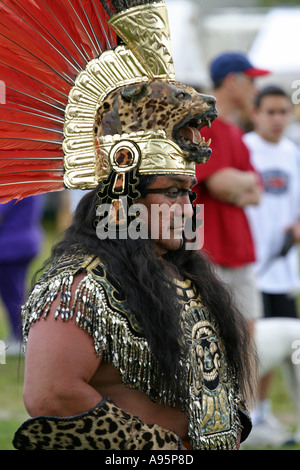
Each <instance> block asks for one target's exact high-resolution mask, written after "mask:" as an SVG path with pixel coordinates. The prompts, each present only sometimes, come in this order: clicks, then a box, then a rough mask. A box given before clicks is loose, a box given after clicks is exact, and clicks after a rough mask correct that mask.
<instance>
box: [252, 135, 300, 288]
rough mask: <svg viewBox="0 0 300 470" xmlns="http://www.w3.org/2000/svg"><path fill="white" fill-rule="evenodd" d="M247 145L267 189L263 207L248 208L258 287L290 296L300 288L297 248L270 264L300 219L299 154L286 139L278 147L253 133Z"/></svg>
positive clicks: (262, 200)
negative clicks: (287, 230) (286, 231)
mask: <svg viewBox="0 0 300 470" xmlns="http://www.w3.org/2000/svg"><path fill="white" fill-rule="evenodd" d="M244 142H245V144H246V145H247V147H248V148H249V151H250V156H251V163H252V165H253V166H254V168H255V169H256V170H257V171H258V173H260V175H261V178H262V182H263V184H264V188H265V191H264V193H263V195H262V199H261V202H260V204H259V205H258V206H248V207H247V208H246V214H247V216H248V219H249V223H250V227H251V230H252V233H253V239H254V244H255V250H256V259H257V261H256V263H255V271H256V274H257V281H258V287H259V289H260V290H261V291H262V292H266V293H270V294H284V293H288V292H290V291H292V290H294V289H297V288H299V286H300V280H299V252H298V247H293V248H292V249H291V250H290V252H289V253H288V254H287V255H286V256H285V257H281V258H277V259H276V260H275V261H274V262H273V263H268V261H269V260H270V259H271V258H272V257H273V256H274V255H276V254H278V253H279V252H280V250H281V248H282V246H283V242H284V235H285V229H286V228H287V227H289V226H290V225H292V224H294V223H295V222H296V221H297V220H298V219H299V218H300V152H299V149H298V147H297V146H296V145H295V144H294V143H293V142H292V141H291V140H289V139H287V138H286V137H283V138H282V140H281V141H280V142H279V143H278V144H275V143H271V142H268V141H266V140H264V139H262V138H261V137H260V136H259V135H257V134H256V133H255V132H250V133H248V134H246V135H245V136H244Z"/></svg>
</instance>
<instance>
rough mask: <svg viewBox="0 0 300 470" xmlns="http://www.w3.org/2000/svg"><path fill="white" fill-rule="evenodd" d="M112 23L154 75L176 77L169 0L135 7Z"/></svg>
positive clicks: (150, 74)
mask: <svg viewBox="0 0 300 470" xmlns="http://www.w3.org/2000/svg"><path fill="white" fill-rule="evenodd" d="M109 23H110V25H111V26H112V27H113V29H114V31H115V32H116V33H117V34H118V36H119V37H120V38H121V39H123V41H124V42H125V43H126V44H127V45H128V47H129V48H130V49H131V50H132V51H133V53H134V55H135V56H136V57H137V58H138V59H139V61H140V63H142V64H143V65H144V66H145V68H146V70H147V73H148V75H149V77H152V78H157V77H159V78H164V79H169V80H174V79H175V71H174V62H173V58H172V53H171V41H170V30H169V22H168V14H167V9H166V6H165V3H162V2H160V3H154V4H150V5H142V6H138V7H133V8H130V9H128V10H126V12H122V13H120V14H118V15H115V16H113V17H112V18H111V19H110V21H109Z"/></svg>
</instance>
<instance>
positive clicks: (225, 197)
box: [205, 168, 262, 207]
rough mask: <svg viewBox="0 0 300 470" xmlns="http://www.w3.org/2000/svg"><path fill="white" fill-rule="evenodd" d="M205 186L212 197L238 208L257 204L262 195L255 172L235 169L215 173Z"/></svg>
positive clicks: (225, 169)
mask: <svg viewBox="0 0 300 470" xmlns="http://www.w3.org/2000/svg"><path fill="white" fill-rule="evenodd" d="M205 184H206V187H207V189H208V190H209V192H210V193H211V195H212V196H213V197H215V198H216V199H218V200H220V201H222V202H226V203H229V204H233V205H236V206H238V207H245V206H247V205H256V204H258V203H259V201H260V196H261V193H262V188H261V186H260V183H259V177H258V175H257V174H256V173H255V172H252V171H240V170H237V169H235V168H224V169H222V170H219V171H217V172H216V173H214V174H213V175H211V176H210V177H209V178H208V179H207V180H206V182H205Z"/></svg>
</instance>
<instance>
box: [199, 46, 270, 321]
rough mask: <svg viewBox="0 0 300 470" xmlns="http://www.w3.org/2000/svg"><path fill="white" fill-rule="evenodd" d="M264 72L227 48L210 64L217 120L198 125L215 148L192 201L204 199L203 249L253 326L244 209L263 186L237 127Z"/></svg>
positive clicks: (255, 311)
mask: <svg viewBox="0 0 300 470" xmlns="http://www.w3.org/2000/svg"><path fill="white" fill-rule="evenodd" d="M266 74H268V72H267V71H266V70H261V69H258V68H255V67H254V66H253V65H252V64H251V63H250V62H249V60H248V59H247V57H246V56H245V55H243V54H240V53H235V52H234V53H225V54H221V55H220V56H218V57H217V58H216V59H215V60H214V61H213V62H212V64H211V68H210V75H211V79H212V82H213V84H214V87H213V91H212V94H213V95H214V96H215V97H216V98H217V109H218V113H219V117H218V119H217V120H216V121H215V122H214V123H213V124H212V128H211V129H207V128H205V129H202V130H201V135H202V137H205V139H206V140H208V139H209V138H211V139H212V143H211V145H210V147H211V148H212V150H213V153H212V156H211V158H210V160H209V162H208V163H206V164H205V165H202V166H201V168H200V169H199V171H197V181H198V184H197V185H196V186H195V188H194V190H195V192H196V193H197V200H196V204H198V203H199V204H200V203H201V204H204V207H205V218H204V248H203V249H204V250H205V251H206V252H207V253H208V254H209V255H210V257H211V259H212V261H213V262H214V263H215V265H216V268H217V271H218V273H219V276H220V277H221V279H223V280H224V281H225V282H226V283H227V284H228V285H229V286H230V287H231V289H232V292H233V295H234V298H235V302H236V303H237V305H238V307H239V309H240V311H241V312H243V314H244V316H245V317H246V318H247V320H248V321H249V325H250V326H251V327H252V326H253V324H254V320H255V319H257V318H259V317H260V316H261V301H260V296H259V294H258V291H257V288H256V284H255V278H254V273H253V262H254V260H255V254H254V244H253V239H252V235H251V230H250V227H249V224H248V220H247V217H246V214H245V211H244V208H245V207H246V206H247V205H252V204H254V205H256V204H258V203H259V201H260V196H261V191H262V188H261V185H260V179H259V176H258V174H257V173H256V172H255V170H254V169H253V167H252V165H251V163H250V157H249V152H248V149H247V147H246V146H245V144H244V142H243V140H242V135H243V131H242V129H241V128H240V127H239V126H238V124H240V122H241V119H242V117H244V116H245V115H246V114H248V113H249V112H250V109H251V106H252V105H253V99H254V96H255V93H256V87H255V83H254V82H255V78H256V77H261V76H264V75H266Z"/></svg>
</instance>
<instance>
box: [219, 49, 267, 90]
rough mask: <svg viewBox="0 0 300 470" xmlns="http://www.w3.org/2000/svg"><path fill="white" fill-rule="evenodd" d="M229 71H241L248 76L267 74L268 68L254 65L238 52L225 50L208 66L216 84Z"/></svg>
mask: <svg viewBox="0 0 300 470" xmlns="http://www.w3.org/2000/svg"><path fill="white" fill-rule="evenodd" d="M230 73H243V74H245V75H247V76H249V77H253V78H255V77H262V76H264V75H268V74H269V73H270V72H269V71H268V70H263V69H260V68H257V67H254V66H253V65H252V64H251V62H250V61H249V59H248V58H247V57H246V56H245V55H244V54H240V53H239V52H227V53H224V54H221V55H219V56H218V57H216V58H215V59H214V60H213V62H212V63H211V66H210V75H211V79H212V81H213V82H214V85H216V84H217V83H218V82H220V81H222V80H223V79H224V78H225V77H226V76H227V75H228V74H230Z"/></svg>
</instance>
